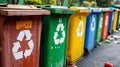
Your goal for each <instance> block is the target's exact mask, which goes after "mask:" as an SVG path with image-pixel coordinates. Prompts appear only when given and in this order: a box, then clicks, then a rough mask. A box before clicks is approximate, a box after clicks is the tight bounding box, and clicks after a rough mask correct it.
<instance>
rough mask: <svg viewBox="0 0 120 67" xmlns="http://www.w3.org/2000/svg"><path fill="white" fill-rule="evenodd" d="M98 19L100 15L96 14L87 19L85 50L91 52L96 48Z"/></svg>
mask: <svg viewBox="0 0 120 67" xmlns="http://www.w3.org/2000/svg"><path fill="white" fill-rule="evenodd" d="M97 19H98V15H97V14H94V13H91V14H90V15H88V17H87V25H86V34H85V48H87V49H88V51H91V50H92V49H93V48H94V46H95V33H96V23H97Z"/></svg>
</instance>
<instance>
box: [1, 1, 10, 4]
mask: <svg viewBox="0 0 120 67" xmlns="http://www.w3.org/2000/svg"><path fill="white" fill-rule="evenodd" d="M0 4H8V1H7V0H0Z"/></svg>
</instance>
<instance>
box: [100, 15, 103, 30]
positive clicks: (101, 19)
mask: <svg viewBox="0 0 120 67" xmlns="http://www.w3.org/2000/svg"><path fill="white" fill-rule="evenodd" d="M102 23H103V18H102V17H101V18H100V28H102Z"/></svg>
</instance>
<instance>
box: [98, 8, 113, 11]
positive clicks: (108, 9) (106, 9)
mask: <svg viewBox="0 0 120 67" xmlns="http://www.w3.org/2000/svg"><path fill="white" fill-rule="evenodd" d="M100 9H101V10H103V12H112V10H111V9H110V8H100Z"/></svg>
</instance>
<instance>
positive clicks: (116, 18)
mask: <svg viewBox="0 0 120 67" xmlns="http://www.w3.org/2000/svg"><path fill="white" fill-rule="evenodd" d="M117 20H118V11H117V10H116V11H115V16H114V22H113V27H112V30H113V31H115V30H116V28H117Z"/></svg>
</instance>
